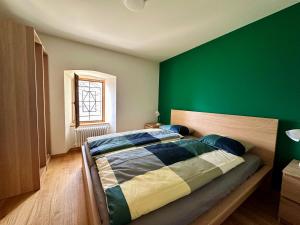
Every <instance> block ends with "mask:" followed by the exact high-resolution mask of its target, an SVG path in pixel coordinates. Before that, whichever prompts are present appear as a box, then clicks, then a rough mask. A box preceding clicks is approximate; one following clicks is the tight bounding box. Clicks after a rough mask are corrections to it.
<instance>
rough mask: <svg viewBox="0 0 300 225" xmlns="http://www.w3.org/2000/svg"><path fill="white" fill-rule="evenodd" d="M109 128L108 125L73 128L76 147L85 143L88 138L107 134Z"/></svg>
mask: <svg viewBox="0 0 300 225" xmlns="http://www.w3.org/2000/svg"><path fill="white" fill-rule="evenodd" d="M109 128H110V127H109V124H108V123H104V124H100V125H93V126H81V127H77V128H75V140H76V146H77V147H80V146H81V145H82V144H83V143H84V142H86V140H87V138H88V137H95V136H101V135H104V134H108V133H109Z"/></svg>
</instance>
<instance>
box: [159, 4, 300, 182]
mask: <svg viewBox="0 0 300 225" xmlns="http://www.w3.org/2000/svg"><path fill="white" fill-rule="evenodd" d="M171 109H185V110H193V111H202V112H215V113H224V114H237V115H248V116H258V117H271V118H278V119H279V120H280V122H279V131H278V139H277V147H276V155H275V172H274V175H275V179H274V181H275V186H276V187H279V184H280V177H281V173H280V171H281V169H282V168H283V167H284V166H285V165H287V163H288V162H289V161H290V160H291V159H292V158H296V159H300V143H297V142H293V141H292V140H290V139H288V137H287V136H286V135H285V133H284V131H285V130H288V129H292V128H300V4H299V3H298V4H296V5H294V6H292V7H289V8H287V9H285V10H282V11H280V12H278V13H276V14H273V15H271V16H268V17H266V18H264V19H262V20H259V21H257V22H254V23H252V24H250V25H247V26H245V27H243V28H240V29H238V30H236V31H233V32H231V33H229V34H227V35H224V36H222V37H220V38H217V39H215V40H213V41H210V42H208V43H206V44H204V45H201V46H199V47H197V48H194V49H192V50H190V51H187V52H185V53H183V54H180V55H178V56H175V57H173V58H171V59H168V60H166V61H164V62H162V63H161V64H160V85H159V111H160V113H161V122H164V123H168V122H169V120H170V110H171Z"/></svg>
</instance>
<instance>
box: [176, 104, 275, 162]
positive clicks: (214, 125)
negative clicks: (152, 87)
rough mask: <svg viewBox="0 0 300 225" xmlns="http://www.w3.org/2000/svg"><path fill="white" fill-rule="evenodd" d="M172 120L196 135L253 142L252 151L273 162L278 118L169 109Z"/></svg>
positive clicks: (266, 160) (265, 160)
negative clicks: (217, 135) (214, 135)
mask: <svg viewBox="0 0 300 225" xmlns="http://www.w3.org/2000/svg"><path fill="white" fill-rule="evenodd" d="M171 124H180V125H185V126H187V127H190V128H192V129H194V130H195V133H194V134H193V135H195V136H203V135H207V134H220V135H225V136H228V137H231V138H235V139H239V140H243V141H247V142H248V143H250V144H253V145H254V146H255V148H254V149H253V150H251V151H252V152H253V153H255V154H257V155H259V156H260V157H261V158H262V159H263V160H264V162H265V163H266V164H268V165H269V166H273V160H274V153H275V145H276V139H277V127H278V120H277V119H268V118H259V117H249V116H236V115H225V114H215V113H202V112H192V111H183V110H172V111H171Z"/></svg>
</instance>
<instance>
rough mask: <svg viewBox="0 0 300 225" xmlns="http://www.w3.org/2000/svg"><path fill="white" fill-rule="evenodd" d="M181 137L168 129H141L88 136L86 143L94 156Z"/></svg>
mask: <svg viewBox="0 0 300 225" xmlns="http://www.w3.org/2000/svg"><path fill="white" fill-rule="evenodd" d="M182 137H183V136H181V135H180V134H177V133H174V132H172V131H169V130H162V129H143V130H135V131H127V132H120V133H114V134H108V135H103V136H98V137H92V138H88V144H89V148H90V152H91V155H92V156H95V155H98V154H104V153H108V152H112V151H116V150H120V149H125V148H130V147H137V146H143V145H147V144H152V143H158V142H162V141H166V140H174V139H180V138H182Z"/></svg>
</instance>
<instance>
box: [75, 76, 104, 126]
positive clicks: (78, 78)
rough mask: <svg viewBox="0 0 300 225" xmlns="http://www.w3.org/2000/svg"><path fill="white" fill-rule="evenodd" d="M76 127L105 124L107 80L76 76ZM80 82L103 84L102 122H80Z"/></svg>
mask: <svg viewBox="0 0 300 225" xmlns="http://www.w3.org/2000/svg"><path fill="white" fill-rule="evenodd" d="M74 80H75V101H74V105H75V127H79V126H88V125H97V124H101V123H105V80H101V79H95V78H94V79H93V78H86V77H80V76H78V75H77V74H75V77H74ZM79 81H89V82H97V83H102V120H93V121H82V122H81V121H80V115H79Z"/></svg>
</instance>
